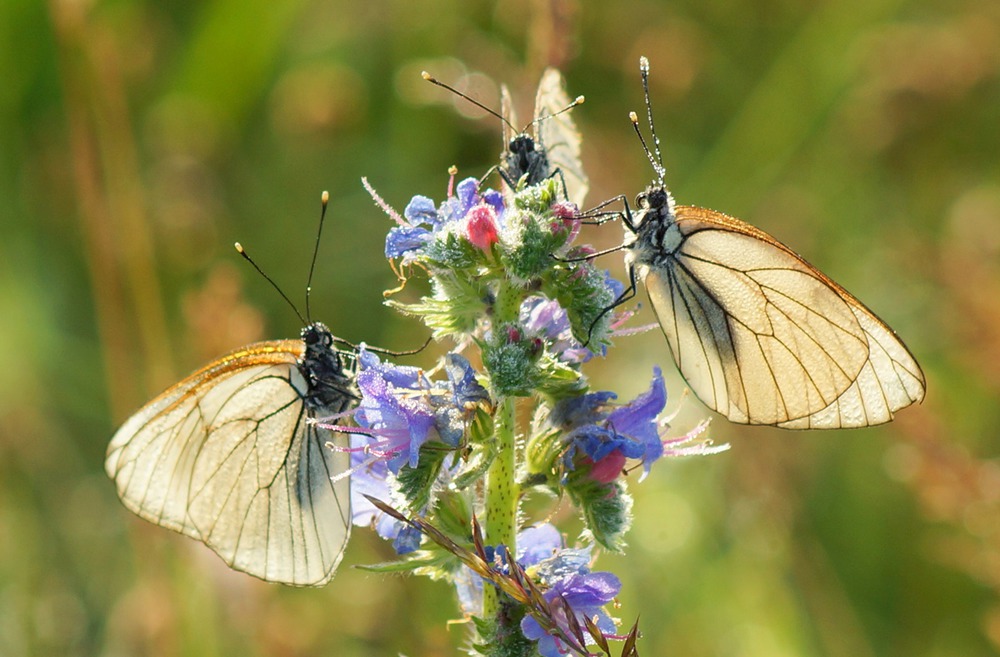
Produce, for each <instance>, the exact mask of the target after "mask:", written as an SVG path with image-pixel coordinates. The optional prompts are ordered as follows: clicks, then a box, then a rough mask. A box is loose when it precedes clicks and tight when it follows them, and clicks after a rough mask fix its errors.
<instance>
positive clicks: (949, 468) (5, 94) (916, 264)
mask: <svg viewBox="0 0 1000 657" xmlns="http://www.w3.org/2000/svg"><path fill="white" fill-rule="evenodd" d="M640 54H645V55H647V56H648V57H649V58H650V60H651V62H652V66H653V73H652V84H653V88H652V94H653V100H654V104H655V109H656V118H657V125H658V128H659V132H660V137H661V139H662V141H663V146H664V150H665V159H666V162H667V166H668V175H669V179H668V180H669V182H670V183H671V186H672V189H673V191H674V194H675V196H676V197H677V199H678V201H679V202H681V203H691V204H697V205H703V206H707V207H712V208H714V209H717V210H721V211H725V212H728V213H730V214H734V215H736V216H739V217H741V218H743V219H745V220H747V221H750V222H751V223H754V224H756V225H758V226H760V227H761V228H763V229H765V230H767V231H769V232H771V233H773V234H774V235H776V236H777V237H779V238H781V239H782V240H784V241H785V242H787V243H788V244H790V245H792V246H793V248H795V249H796V250H798V251H799V252H800V253H802V254H804V255H805V256H806V257H807V258H808V259H809V260H810V261H812V262H813V263H814V264H816V265H817V266H820V267H821V268H822V269H824V270H825V271H826V272H828V273H829V274H830V275H831V276H833V277H835V278H836V279H837V280H838V281H840V282H841V283H842V284H843V285H844V286H845V287H847V288H848V289H850V290H851V291H852V292H854V293H856V294H857V295H858V296H859V297H861V298H862V299H864V300H865V302H866V303H867V304H869V305H870V306H871V307H872V308H873V309H875V310H876V312H878V313H879V314H880V315H881V316H882V317H883V318H884V319H886V320H887V321H889V322H890V323H891V324H892V325H893V326H894V327H895V328H896V329H897V330H898V331H899V333H900V334H901V335H902V336H903V337H904V339H905V340H906V341H907V343H908V344H909V346H910V347H911V349H912V350H913V351H914V353H915V354H916V355H917V358H918V359H919V360H920V361H921V363H922V364H923V366H924V368H925V370H926V373H927V379H928V395H927V399H926V401H925V402H924V403H923V405H922V406H919V407H916V408H911V409H908V410H906V411H904V412H902V413H901V414H900V416H899V418H898V420H897V421H896V422H894V423H893V424H891V425H889V426H887V427H885V428H882V429H872V430H864V431H855V432H843V433H837V434H831V433H822V434H798V433H791V432H780V431H769V430H766V429H748V428H741V427H731V426H727V425H726V423H725V421H723V420H718V421H716V423H715V424H714V425H713V428H712V431H713V432H714V435H715V437H716V439H717V440H718V441H720V442H721V441H730V442H732V444H733V449H732V450H731V451H730V452H728V453H727V454H726V455H723V456H719V457H716V458H714V459H710V460H707V461H706V460H696V461H691V462H689V463H685V462H678V463H674V464H671V465H670V466H669V468H666V469H661V471H660V472H658V473H655V474H656V476H653V477H650V478H649V479H648V480H647V481H645V482H643V483H642V484H640V485H635V486H633V489H634V490H635V492H636V498H637V499H636V515H637V519H636V522H635V529H634V532H633V534H632V543H633V545H632V548H631V550H630V551H629V553H628V556H627V557H626V558H624V559H620V558H617V557H608V556H604V557H602V559H603V561H602V562H600V563H601V567H602V568H603V569H611V570H615V571H616V572H618V573H619V574H621V575H622V580H623V584H624V587H623V592H622V596H621V598H620V601H621V605H622V608H621V615H622V616H623V617H624V618H626V619H631V618H634V617H635V615H636V614H641V619H640V624H641V627H642V629H643V634H644V638H643V639H642V641H641V642H640V649H641V651H642V653H643V654H648V655H663V654H671V655H743V656H757V655H761V656H765V655H766V656H767V657H775V656H779V655H830V656H840V655H844V656H851V657H856V656H862V657H864V656H868V655H899V656H903V655H905V656H906V657H918V656H919V657H922V656H935V655H965V656H974V655H987V654H994V653H995V652H996V651H998V650H1000V566H998V564H1000V463H998V461H997V460H996V457H997V451H998V441H1000V439H998V435H1000V404H998V403H997V400H998V398H1000V328H998V327H1000V156H998V154H1000V5H997V3H996V2H995V0H965V1H963V2H945V1H944V0H844V1H841V2H826V3H814V2H794V1H790V2H774V1H764V2H761V1H759V0H758V1H746V0H735V1H731V2H703V1H701V0H680V1H678V2H672V3H662V2H653V1H649V0H646V1H639V2H633V3H611V2H598V1H596V0H593V1H591V0H580V1H579V2H572V1H571V0H553V1H552V2H544V1H542V0H535V1H533V2H524V1H523V0H509V1H508V2H505V3H500V4H499V5H497V6H494V5H493V3H481V2H438V3H424V2H404V1H396V2H388V1H382V0H375V1H374V2H370V3H357V2H324V1H322V0H320V1H316V0H314V1H306V0H288V1H284V2H282V1H277V2H273V1H271V2H258V1H251V2H235V1H232V0H205V1H203V2H198V3H183V2H152V1H148V0H147V1H141V0H116V1H107V2H100V1H98V0H89V1H88V0H81V1H71V0H47V1H43V2H39V1H37V0H5V1H4V2H2V3H0V80H2V84H0V198H3V200H4V201H3V203H2V204H0V654H2V655H5V656H7V655H10V656H17V655H60V656H62V655H139V654H150V655H170V656H173V655H184V656H187V655H206V656H207V655H231V654H241V655H248V656H252V655H317V654H330V655H334V654H335V655H378V654H386V655H395V654H400V653H403V654H407V655H425V654H426V655H429V654H442V653H448V652H450V651H454V649H455V648H456V647H457V646H460V645H461V644H462V642H463V640H464V637H465V635H466V632H465V630H464V628H463V627H461V626H455V625H451V626H449V625H448V624H447V622H448V620H449V619H455V618H457V612H456V611H455V609H456V606H455V604H454V601H453V599H452V594H451V592H450V591H449V590H447V589H446V587H444V586H443V585H438V586H435V585H434V584H432V583H426V582H417V581H415V580H409V579H400V578H393V577H389V576H382V575H372V574H367V573H364V572H360V571H357V570H354V569H351V568H350V567H349V565H350V564H357V563H371V562H376V561H382V560H384V559H386V558H388V557H389V556H390V555H388V554H386V553H385V546H384V545H382V544H381V543H380V542H379V541H378V540H377V539H372V537H371V536H368V535H367V534H366V532H363V531H359V532H357V533H356V535H355V537H354V540H353V541H352V545H351V547H350V549H349V551H348V554H347V557H346V559H345V561H344V564H345V565H344V566H343V567H342V569H341V572H340V573H339V574H338V575H337V577H336V578H335V579H334V581H333V583H332V584H331V585H330V586H328V587H327V588H325V589H322V590H291V589H283V588H280V587H278V586H274V585H267V584H264V583H262V582H258V581H256V580H253V579H251V578H249V577H246V576H243V575H239V574H236V573H232V572H230V571H228V570H227V569H226V568H225V566H224V565H223V564H222V563H221V562H220V561H219V560H218V559H217V558H216V557H215V556H214V555H212V554H211V553H209V552H208V551H207V550H206V549H205V548H203V547H202V546H200V545H199V544H197V543H196V542H194V541H191V540H188V539H185V538H182V537H180V536H175V535H173V534H171V533H170V532H168V531H165V530H162V529H159V528H157V527H153V526H151V525H149V524H147V523H144V522H142V521H141V520H138V519H137V518H135V517H133V516H132V515H131V514H130V513H128V512H127V511H126V510H125V509H124V508H123V507H122V506H121V505H120V504H119V502H118V501H117V499H116V497H115V494H114V488H113V486H112V484H111V482H110V481H109V480H108V479H107V478H106V477H105V475H104V473H103V471H102V460H103V455H104V450H105V447H106V444H107V441H108V439H109V438H110V436H111V434H112V433H113V431H114V429H115V428H116V426H117V425H118V424H119V423H120V422H121V421H122V420H124V419H125V417H127V415H128V414H129V413H131V412H132V411H133V410H134V409H135V408H137V407H138V406H139V405H140V404H142V403H143V402H144V401H146V400H147V399H148V398H149V397H150V396H152V395H153V394H155V393H157V392H159V390H160V389H162V388H163V387H165V386H167V385H169V384H170V383H172V382H174V381H175V380H176V379H177V378H178V377H179V376H181V375H183V374H185V373H187V372H188V371H190V370H191V369H193V368H194V367H196V366H198V365H200V364H201V363H203V362H204V361H205V360H207V359H209V358H212V357H214V356H216V355H218V354H220V353H221V352H223V351H225V350H227V349H229V348H232V347H235V346H238V345H241V344H243V343H245V342H247V341H249V340H252V339H257V338H261V337H294V336H295V335H297V332H298V329H299V326H298V320H297V319H296V318H295V316H294V314H293V313H292V312H291V311H290V310H289V309H288V308H287V306H285V305H284V304H283V302H282V301H281V300H280V298H279V297H278V296H277V295H276V294H275V293H274V292H273V291H272V290H271V289H270V288H269V286H268V285H267V284H266V283H265V282H264V281H263V280H261V279H260V278H259V277H258V276H257V275H256V274H254V273H253V272H252V271H251V270H250V269H249V268H248V267H246V266H244V265H243V264H242V263H241V262H240V261H239V259H238V257H237V256H236V254H235V253H234V252H233V250H232V247H231V244H232V242H234V241H235V240H237V239H238V240H240V241H241V242H242V243H243V244H244V245H245V246H246V247H247V249H248V251H249V252H250V253H251V254H253V255H254V257H255V258H256V259H257V260H258V262H259V263H260V264H261V266H262V267H264V268H265V270H266V271H267V272H269V273H270V274H271V275H272V276H273V277H274V278H276V279H277V280H278V281H279V282H280V283H281V285H282V286H283V288H284V289H285V290H286V291H287V292H288V293H289V294H290V295H292V296H293V298H295V299H300V298H301V297H302V293H303V290H304V284H305V276H306V271H307V268H308V259H309V256H310V254H311V252H312V246H313V237H314V234H315V225H316V220H317V218H318V214H319V198H320V192H321V191H322V190H324V189H328V190H329V191H330V192H331V196H332V200H331V204H330V207H331V217H332V221H331V224H330V225H329V226H328V231H327V233H326V235H325V236H324V242H323V244H322V245H321V251H320V253H321V257H320V261H319V263H318V267H317V278H316V281H315V282H314V293H313V297H312V312H313V314H314V315H315V317H316V319H321V320H323V321H325V322H327V323H328V324H329V325H330V326H331V327H332V328H333V329H334V330H335V331H337V332H338V333H339V334H340V335H342V336H343V337H345V338H347V339H349V340H353V341H361V340H366V341H368V342H370V343H373V344H379V345H385V346H388V347H394V348H398V349H406V348H410V347H414V346H417V345H419V344H420V343H422V342H423V340H424V338H425V335H424V334H422V333H421V332H420V331H418V330H417V329H416V328H415V327H416V324H414V323H413V322H412V321H408V320H406V319H402V318H399V317H397V316H395V315H394V314H393V313H392V311H390V310H389V309H387V308H384V307H383V306H382V305H381V301H382V295H381V290H383V289H385V288H387V287H392V286H394V285H395V278H394V276H393V275H392V273H391V272H390V271H389V269H388V267H387V265H386V263H385V261H384V260H383V258H382V257H381V255H380V254H381V251H382V240H383V237H384V233H385V230H386V228H387V227H388V226H389V220H388V219H387V218H386V217H385V216H384V214H383V213H382V212H381V211H380V210H379V209H377V208H376V207H374V205H373V204H372V202H371V200H370V199H369V198H368V197H367V195H366V193H365V192H364V190H363V189H362V187H361V184H360V178H361V176H363V175H365V176H368V177H369V178H370V180H371V181H372V184H373V185H375V187H377V188H378V190H379V192H380V193H381V194H382V195H383V196H384V197H385V198H386V199H387V201H388V202H389V203H391V204H394V205H396V206H397V207H401V206H402V205H403V204H405V202H406V200H407V199H409V198H410V197H411V196H412V195H413V194H416V193H424V194H427V195H429V196H433V197H436V198H440V197H442V196H443V195H444V191H445V190H444V189H442V188H441V181H442V180H443V179H444V173H445V171H446V168H447V167H448V166H449V165H451V164H457V165H458V166H459V167H460V170H461V172H462V174H463V175H478V174H480V173H482V172H485V171H486V169H487V167H488V166H489V165H491V164H492V163H494V162H495V160H496V158H497V155H498V154H499V151H500V147H501V144H500V126H499V125H498V122H497V121H496V120H495V119H492V118H488V117H487V118H483V117H482V115H481V114H477V113H475V112H474V111H473V110H474V108H472V107H471V106H470V105H469V104H467V103H464V102H463V101H461V100H456V99H455V98H452V97H450V96H449V95H447V94H446V93H445V92H443V91H442V90H441V89H438V88H436V87H432V86H431V85H428V84H427V83H426V82H423V81H422V80H421V79H420V77H419V72H420V71H421V70H422V69H427V70H429V71H431V72H432V73H433V74H434V75H435V76H436V77H438V78H440V79H442V80H446V81H449V82H454V83H456V84H460V83H462V80H463V79H464V78H465V77H466V76H468V82H469V84H470V86H469V87H468V90H469V93H472V94H474V95H475V96H476V97H477V98H479V99H481V100H482V101H483V102H485V103H487V104H493V105H495V106H497V107H499V100H498V84H499V82H501V81H505V82H507V83H508V84H509V85H510V86H511V87H512V89H513V91H514V94H515V99H518V100H520V101H522V103H523V104H522V105H521V106H520V107H519V110H520V112H519V114H520V115H521V116H527V115H528V114H529V113H530V105H531V100H532V97H531V96H532V90H533V89H534V86H535V84H536V83H537V79H538V76H539V74H540V72H541V70H542V69H543V68H544V66H545V65H547V64H555V65H557V66H560V67H561V68H562V69H563V70H564V71H565V73H566V75H567V79H568V86H569V92H570V94H571V95H576V94H584V95H586V96H587V102H586V104H585V105H583V106H582V107H580V108H577V109H576V110H574V118H575V120H576V121H577V122H578V124H579V125H580V126H581V129H582V131H583V134H584V162H585V166H586V167H587V170H588V173H589V175H590V177H591V181H592V186H591V196H590V199H591V200H592V201H594V202H596V201H599V200H602V199H604V198H609V197H611V196H613V195H616V194H625V195H626V196H629V197H632V196H634V195H635V194H636V193H637V192H639V191H640V190H641V189H642V188H643V186H644V185H645V184H646V183H647V182H648V181H649V180H650V178H651V177H652V172H651V171H650V169H649V166H648V163H647V162H646V161H645V159H644V157H643V155H642V152H641V150H640V148H639V146H638V144H637V142H636V140H635V137H634V135H633V134H632V132H631V129H630V126H629V124H628V120H627V118H626V113H627V111H628V110H631V109H640V103H641V92H640V87H639V82H638V70H637V69H638V63H637V62H638V58H639V55H640ZM463 115H471V116H472V117H474V118H465V117H464V116H463ZM620 238H621V235H620V229H619V228H618V227H616V226H614V225H608V226H603V227H600V228H595V229H594V230H593V231H592V233H591V234H590V235H589V239H590V240H591V241H593V242H594V243H595V244H597V245H598V246H601V247H609V246H613V245H615V244H616V243H618V241H619V240H620ZM604 262H606V263H607V266H609V267H611V268H612V269H613V270H614V271H616V272H618V273H619V275H620V274H621V270H620V267H621V259H620V257H619V256H607V257H606V258H605V260H604ZM418 289H419V284H416V285H414V288H413V289H412V290H408V291H407V294H410V293H416V292H417V291H418ZM640 318H645V320H649V321H651V316H650V315H649V314H648V311H646V310H644V311H642V313H640ZM645 320H644V321H645ZM626 340H627V346H626V348H625V351H626V353H625V355H623V354H622V350H618V352H617V353H616V356H617V358H616V360H615V361H613V362H608V363H607V364H606V365H604V364H601V363H595V366H594V368H593V369H592V370H591V373H592V375H593V376H594V377H595V378H596V379H598V380H601V379H604V380H605V381H606V385H602V386H601V387H611V388H616V387H617V388H622V391H623V393H626V392H630V393H635V392H638V389H637V386H639V385H640V383H638V382H637V381H638V379H639V378H641V377H638V378H637V377H636V376H635V372H637V371H642V372H648V371H649V370H650V367H651V366H652V365H653V364H654V363H661V364H662V365H663V366H664V369H665V370H670V371H672V365H671V364H670V360H669V354H668V352H667V348H666V345H665V343H664V341H663V340H662V338H661V337H660V336H658V335H657V334H655V333H649V334H645V335H641V336H638V337H633V338H627V339H626ZM425 358H426V359H427V360H426V361H421V362H430V357H429V356H425ZM629 385H632V386H636V388H635V389H632V390H629V389H628V386H629ZM682 388H683V384H682V382H681V381H680V380H679V379H677V378H674V379H673V380H672V381H668V390H669V391H670V392H671V394H672V395H673V399H674V400H675V402H677V403H681V404H683V407H684V412H683V413H682V414H681V416H680V418H679V419H678V420H677V429H678V431H681V430H686V429H687V428H690V426H693V424H694V422H696V421H697V420H698V419H699V418H700V417H702V416H704V415H705V414H707V411H705V410H704V409H703V408H702V407H701V406H700V405H699V404H698V403H697V402H696V401H694V400H693V399H691V398H690V397H689V398H687V399H686V400H685V401H683V402H681V401H680V400H681V394H680V392H681V390H682Z"/></svg>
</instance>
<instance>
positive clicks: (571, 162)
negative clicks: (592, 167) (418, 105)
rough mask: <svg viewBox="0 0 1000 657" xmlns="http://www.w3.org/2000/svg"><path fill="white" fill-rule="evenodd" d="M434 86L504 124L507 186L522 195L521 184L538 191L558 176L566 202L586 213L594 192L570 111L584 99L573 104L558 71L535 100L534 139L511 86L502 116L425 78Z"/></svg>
mask: <svg viewBox="0 0 1000 657" xmlns="http://www.w3.org/2000/svg"><path fill="white" fill-rule="evenodd" d="M422 75H423V78H424V79H425V80H427V81H428V82H431V83H433V84H436V85H438V86H439V87H443V88H445V89H447V90H448V91H451V92H452V93H454V94H456V95H458V96H461V97H462V98H464V99H466V100H468V101H469V102H470V103H472V104H474V105H476V106H477V107H479V108H480V109H482V110H483V111H485V112H488V113H489V114H491V115H493V116H495V117H497V118H499V119H500V121H501V122H502V124H503V152H502V153H501V154H500V165H499V167H498V168H499V171H500V176H501V177H502V178H503V180H504V182H505V183H507V186H508V187H510V188H512V189H516V188H517V186H518V184H519V183H523V184H525V185H528V186H531V185H537V184H538V183H540V182H542V181H544V180H547V179H548V178H551V177H553V176H555V177H557V178H558V179H559V180H560V181H561V182H562V184H563V188H564V189H565V192H566V198H567V199H569V200H570V201H572V202H573V203H575V204H576V205H577V207H580V206H582V205H583V201H584V199H585V198H586V196H587V191H588V190H589V189H590V182H589V180H588V179H587V174H586V173H584V171H583V165H582V164H581V161H580V133H579V131H578V130H577V129H576V124H575V123H574V122H573V119H572V117H571V115H570V114H571V113H570V110H572V109H573V108H574V107H576V106H577V105H580V104H581V103H583V102H584V98H583V96H578V97H577V98H576V99H575V100H570V98H569V96H568V95H567V94H566V88H565V83H564V82H563V77H562V74H561V73H560V72H559V71H558V70H557V69H554V68H548V69H546V70H545V72H544V73H542V79H541V81H540V82H539V83H538V92H537V94H536V95H535V118H534V120H533V121H532V122H531V123H530V124H529V125H531V126H534V127H533V129H532V134H530V135H529V134H528V131H527V127H525V128H524V129H521V130H519V129H518V128H516V127H515V126H516V125H517V118H516V116H515V113H514V103H513V100H512V99H511V96H510V91H509V90H508V89H507V86H506V85H501V87H500V105H501V111H500V114H497V112H496V111H494V110H492V109H490V108H489V107H487V106H486V105H484V104H482V103H480V102H479V101H477V100H476V99H474V98H471V97H470V96H468V95H466V94H464V93H462V92H461V91H458V90H457V89H455V88H454V87H451V86H448V85H447V84H445V83H443V82H441V81H439V80H437V79H435V78H433V77H431V76H430V74H428V73H427V72H426V71H425V72H424V73H423V74H422Z"/></svg>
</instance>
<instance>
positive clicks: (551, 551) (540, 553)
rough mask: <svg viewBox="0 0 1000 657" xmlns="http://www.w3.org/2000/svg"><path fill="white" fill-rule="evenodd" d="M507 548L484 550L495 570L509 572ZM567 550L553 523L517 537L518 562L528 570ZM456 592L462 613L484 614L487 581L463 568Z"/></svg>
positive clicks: (588, 559) (526, 530)
mask: <svg viewBox="0 0 1000 657" xmlns="http://www.w3.org/2000/svg"><path fill="white" fill-rule="evenodd" d="M502 547H503V546H496V547H494V546H491V545H487V546H485V547H484V550H485V552H486V556H487V557H488V559H487V560H488V561H491V562H492V563H493V565H494V567H495V568H498V569H500V570H501V571H502V572H506V571H507V564H506V563H504V559H503V555H504V554H505V550H504V549H502ZM562 548H563V538H562V534H560V533H559V530H558V529H556V528H555V526H553V525H551V524H549V523H542V524H540V525H534V526H532V527H527V528H525V529H522V530H521V531H519V532H518V533H517V562H518V563H519V564H521V566H522V567H524V568H530V567H532V566H536V565H538V564H539V563H541V562H542V561H544V560H546V559H550V558H551V557H553V556H555V555H557V554H559V553H560V551H561V550H562ZM562 551H563V552H573V553H578V552H584V550H572V551H570V550H562ZM585 552H586V558H585V564H587V563H590V550H589V548H588V549H586V550H585ZM455 588H456V590H457V592H458V600H459V602H460V603H461V605H462V610H463V611H464V612H465V613H467V614H478V613H482V607H483V580H482V578H481V577H479V575H477V574H475V573H474V572H472V570H470V569H469V568H462V569H461V571H460V572H459V573H457V574H456V575H455Z"/></svg>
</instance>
